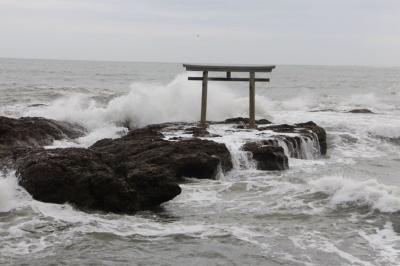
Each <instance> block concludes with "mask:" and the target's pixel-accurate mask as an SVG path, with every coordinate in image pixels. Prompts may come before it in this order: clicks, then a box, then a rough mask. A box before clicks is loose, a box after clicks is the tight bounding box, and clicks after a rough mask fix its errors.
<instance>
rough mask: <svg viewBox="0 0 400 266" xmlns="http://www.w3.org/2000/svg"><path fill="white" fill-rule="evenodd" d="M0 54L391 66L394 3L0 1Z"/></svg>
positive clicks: (397, 40) (399, 62)
mask: <svg viewBox="0 0 400 266" xmlns="http://www.w3.org/2000/svg"><path fill="white" fill-rule="evenodd" d="M0 36H1V37H0V57H19V58H21V57H22V58H55V59H89V60H117V61H121V60H122V61H161V62H214V63H216V62H227V63H266V64H272V63H274V64H327V65H331V64H333V65H342V64H345V65H347V64H349V65H388V66H392V65H395V66H400V0H213V1H211V0H96V1H95V0H0Z"/></svg>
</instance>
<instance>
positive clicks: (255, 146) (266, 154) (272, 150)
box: [242, 141, 289, 170]
mask: <svg viewBox="0 0 400 266" xmlns="http://www.w3.org/2000/svg"><path fill="white" fill-rule="evenodd" d="M242 149H243V150H244V151H248V152H251V153H252V155H253V159H254V160H256V162H257V169H259V170H285V169H289V163H288V158H287V156H286V155H285V152H284V150H283V148H282V147H279V146H272V145H268V142H264V141H262V142H248V143H246V144H245V145H243V147H242Z"/></svg>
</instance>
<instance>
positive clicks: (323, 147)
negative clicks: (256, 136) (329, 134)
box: [258, 121, 327, 158]
mask: <svg viewBox="0 0 400 266" xmlns="http://www.w3.org/2000/svg"><path fill="white" fill-rule="evenodd" d="M258 130H260V131H263V130H272V131H274V132H277V133H296V134H298V135H301V136H302V137H305V138H307V139H309V140H311V141H318V143H319V148H320V153H321V154H322V155H325V154H326V152H327V143H326V131H325V129H323V128H322V127H320V126H318V125H317V124H315V123H314V122H312V121H309V122H306V123H299V124H294V125H288V124H280V125H268V126H265V127H259V128H258ZM275 138H276V139H282V140H283V141H285V142H286V143H287V144H288V146H289V147H294V150H293V151H290V152H291V153H293V156H292V157H295V158H301V157H298V156H296V154H301V151H300V150H299V149H300V148H301V145H300V138H299V137H296V136H294V137H292V136H283V135H282V136H275ZM315 138H316V139H315Z"/></svg>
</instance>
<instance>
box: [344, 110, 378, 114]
mask: <svg viewBox="0 0 400 266" xmlns="http://www.w3.org/2000/svg"><path fill="white" fill-rule="evenodd" d="M347 113H353V114H375V113H374V112H372V111H371V110H369V109H353V110H350V111H347Z"/></svg>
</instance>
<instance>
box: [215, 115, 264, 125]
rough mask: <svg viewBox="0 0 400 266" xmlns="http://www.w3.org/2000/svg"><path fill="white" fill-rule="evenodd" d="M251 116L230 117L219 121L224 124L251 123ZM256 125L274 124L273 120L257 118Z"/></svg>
mask: <svg viewBox="0 0 400 266" xmlns="http://www.w3.org/2000/svg"><path fill="white" fill-rule="evenodd" d="M249 121H250V120H249V118H245V117H234V118H228V119H226V120H225V121H223V122H218V123H223V124H248V123H249ZM255 122H256V125H267V124H272V122H270V121H269V120H267V119H257V120H256V121H255Z"/></svg>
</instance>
